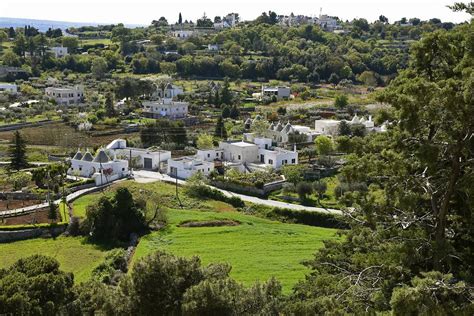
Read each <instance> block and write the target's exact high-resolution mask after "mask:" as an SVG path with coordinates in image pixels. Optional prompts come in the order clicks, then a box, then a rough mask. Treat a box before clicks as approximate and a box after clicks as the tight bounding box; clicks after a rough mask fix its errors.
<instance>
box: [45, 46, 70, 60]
mask: <svg viewBox="0 0 474 316" xmlns="http://www.w3.org/2000/svg"><path fill="white" fill-rule="evenodd" d="M49 51H50V52H51V53H52V54H53V55H54V57H56V58H61V57H64V56H67V55H69V53H68V52H67V47H62V46H58V47H51V48H50V49H49Z"/></svg>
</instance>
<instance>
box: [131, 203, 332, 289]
mask: <svg viewBox="0 0 474 316" xmlns="http://www.w3.org/2000/svg"><path fill="white" fill-rule="evenodd" d="M167 215H168V220H169V224H170V225H169V227H168V228H167V229H166V230H164V231H160V232H154V233H152V234H150V235H148V236H145V237H143V238H142V239H141V240H140V243H139V244H138V247H137V250H136V252H135V256H134V258H133V261H134V262H135V261H136V260H138V259H139V258H141V257H143V256H145V255H147V254H149V253H152V252H153V251H156V250H158V249H161V250H166V251H169V252H171V253H174V254H176V255H180V256H188V257H189V256H194V255H197V256H199V257H200V258H201V260H202V262H203V263H204V264H209V263H216V262H220V263H225V262H226V263H229V264H231V265H232V271H231V276H232V277H233V278H235V279H236V280H237V281H240V282H243V283H244V284H246V285H250V284H252V283H253V282H255V281H256V280H260V281H266V280H268V279H269V278H270V277H272V276H275V277H276V278H277V279H278V280H279V281H280V282H281V283H282V285H283V290H284V291H285V292H289V291H290V290H291V288H292V286H293V285H295V283H296V282H297V281H298V280H301V279H303V278H304V275H305V273H307V272H308V270H307V269H306V267H305V266H303V265H302V264H301V262H302V261H303V260H305V259H310V258H311V257H312V255H313V254H314V253H315V252H316V250H317V249H318V248H320V247H322V246H323V241H324V240H327V239H331V238H336V237H335V230H334V229H328V228H319V227H310V226H305V225H297V224H286V223H280V222H275V221H270V220H267V219H263V218H258V217H255V216H250V215H244V214H241V213H238V212H200V211H187V210H170V211H168V213H167ZM224 219H225V220H234V221H238V222H240V225H238V226H220V227H179V226H178V225H179V224H180V223H182V222H184V221H204V220H206V221H208V220H224Z"/></svg>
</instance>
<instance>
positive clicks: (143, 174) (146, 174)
mask: <svg viewBox="0 0 474 316" xmlns="http://www.w3.org/2000/svg"><path fill="white" fill-rule="evenodd" d="M133 174H134V178H135V181H136V182H139V183H150V182H156V181H163V182H169V183H176V179H175V178H172V177H170V176H168V175H166V174H161V173H158V172H152V171H145V170H137V171H134V172H133ZM123 180H124V179H120V180H117V181H115V182H118V181H123ZM178 184H181V185H183V184H186V181H183V180H178ZM106 186H107V185H104V186H102V187H92V188H88V189H83V190H79V191H76V192H74V193H71V194H69V195H68V196H67V197H66V200H67V202H70V201H73V200H75V199H77V198H78V197H80V196H82V195H84V194H87V193H90V192H92V191H96V190H100V189H101V188H103V187H106ZM213 188H214V189H216V190H219V191H221V192H222V193H224V194H225V195H226V196H229V197H232V196H237V197H239V198H240V199H241V200H242V201H245V202H250V203H254V204H260V205H266V206H270V207H279V208H287V209H292V210H298V211H310V212H321V213H329V214H335V215H341V214H342V212H341V210H336V209H326V208H322V207H313V206H304V205H299V204H292V203H286V202H280V201H275V200H265V199H261V198H258V197H254V196H249V195H243V194H239V193H234V192H230V191H227V190H222V189H219V188H216V187H213ZM60 202H61V200H56V201H54V203H55V204H59V203H60ZM44 207H48V203H41V204H37V205H31V206H27V207H22V208H17V209H14V210H8V211H1V212H0V217H8V216H12V215H19V214H23V213H30V212H34V211H35V210H38V209H41V208H44Z"/></svg>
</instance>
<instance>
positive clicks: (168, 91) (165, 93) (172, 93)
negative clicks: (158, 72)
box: [152, 83, 184, 99]
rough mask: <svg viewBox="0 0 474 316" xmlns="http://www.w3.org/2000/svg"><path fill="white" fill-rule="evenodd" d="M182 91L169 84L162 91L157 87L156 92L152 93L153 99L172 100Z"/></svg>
mask: <svg viewBox="0 0 474 316" xmlns="http://www.w3.org/2000/svg"><path fill="white" fill-rule="evenodd" d="M183 93H184V92H183V89H181V87H178V86H175V85H173V84H171V83H168V84H166V86H165V87H164V89H161V88H160V87H157V89H156V91H155V92H154V93H153V95H152V97H153V98H160V99H161V98H163V99H173V98H175V97H177V96H178V95H181V94H183Z"/></svg>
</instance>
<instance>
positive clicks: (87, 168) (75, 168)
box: [67, 149, 129, 185]
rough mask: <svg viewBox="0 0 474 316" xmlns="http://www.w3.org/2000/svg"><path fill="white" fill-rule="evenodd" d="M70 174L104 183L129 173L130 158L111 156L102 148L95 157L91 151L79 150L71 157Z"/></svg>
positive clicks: (68, 172)
mask: <svg viewBox="0 0 474 316" xmlns="http://www.w3.org/2000/svg"><path fill="white" fill-rule="evenodd" d="M67 174H68V175H72V176H79V177H84V178H92V179H95V181H96V184H97V185H100V184H104V183H107V182H110V181H113V180H116V179H120V178H123V177H126V176H127V175H128V174H129V171H128V160H121V159H117V158H116V157H115V156H114V157H113V158H110V157H109V155H107V153H106V152H105V150H104V149H100V150H99V151H98V152H97V154H96V155H95V157H93V156H92V154H91V153H90V152H89V151H86V152H85V153H84V154H83V153H82V152H81V151H80V150H78V151H77V153H76V154H75V155H74V157H73V158H72V159H71V167H70V168H69V170H68V171H67Z"/></svg>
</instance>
